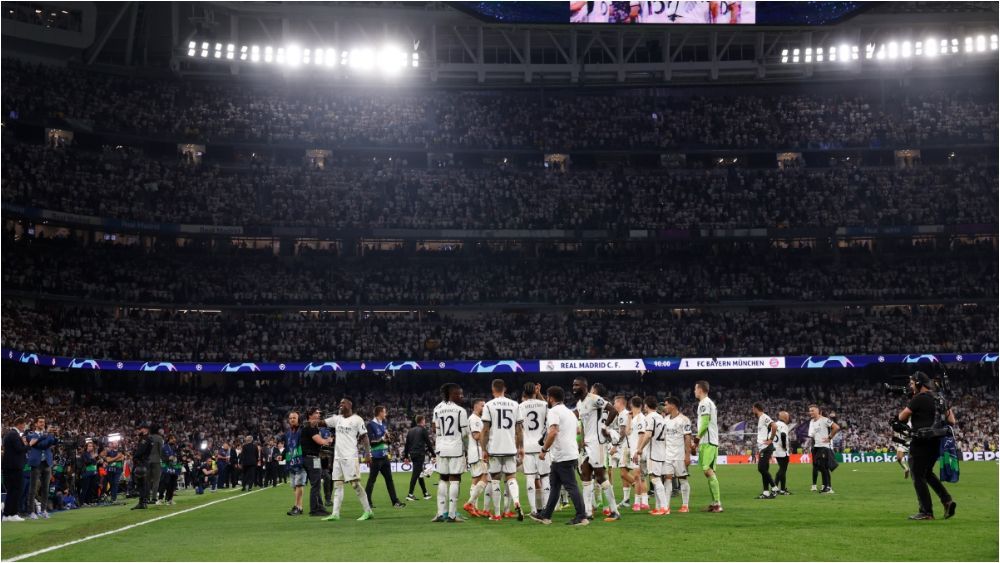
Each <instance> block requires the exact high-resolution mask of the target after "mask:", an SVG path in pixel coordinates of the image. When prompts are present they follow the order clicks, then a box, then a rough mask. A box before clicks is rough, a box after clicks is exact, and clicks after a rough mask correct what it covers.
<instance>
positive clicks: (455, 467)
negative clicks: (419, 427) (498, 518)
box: [432, 383, 469, 522]
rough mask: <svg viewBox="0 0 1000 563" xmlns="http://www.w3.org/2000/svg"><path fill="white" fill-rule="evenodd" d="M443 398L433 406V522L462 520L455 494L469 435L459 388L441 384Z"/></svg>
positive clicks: (460, 476)
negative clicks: (435, 479) (435, 489)
mask: <svg viewBox="0 0 1000 563" xmlns="http://www.w3.org/2000/svg"><path fill="white" fill-rule="evenodd" d="M441 398H442V401H441V402H440V403H438V404H437V406H436V407H434V455H435V456H436V457H437V472H438V474H440V476H441V477H440V480H439V481H438V495H437V516H435V517H434V520H432V522H461V521H462V520H461V518H459V516H458V493H459V488H460V487H461V483H462V473H465V466H466V457H465V438H466V437H467V436H468V435H469V415H468V413H466V412H465V409H464V408H463V407H461V406H460V405H459V403H461V402H462V388H461V387H459V386H458V384H456V383H445V384H444V385H442V386H441Z"/></svg>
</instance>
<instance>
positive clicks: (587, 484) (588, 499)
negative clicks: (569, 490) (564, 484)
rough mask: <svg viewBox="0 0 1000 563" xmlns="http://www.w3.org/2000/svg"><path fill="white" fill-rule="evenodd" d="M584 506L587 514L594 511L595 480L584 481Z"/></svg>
mask: <svg viewBox="0 0 1000 563" xmlns="http://www.w3.org/2000/svg"><path fill="white" fill-rule="evenodd" d="M583 506H584V512H586V513H587V514H593V513H594V482H593V481H584V482H583Z"/></svg>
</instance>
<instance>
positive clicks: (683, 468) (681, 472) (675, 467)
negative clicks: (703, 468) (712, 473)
mask: <svg viewBox="0 0 1000 563" xmlns="http://www.w3.org/2000/svg"><path fill="white" fill-rule="evenodd" d="M663 470H664V471H666V473H662V475H673V476H674V477H687V474H688V468H687V465H684V460H683V459H668V460H667V461H664V462H663Z"/></svg>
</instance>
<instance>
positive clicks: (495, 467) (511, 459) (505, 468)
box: [489, 455, 517, 475]
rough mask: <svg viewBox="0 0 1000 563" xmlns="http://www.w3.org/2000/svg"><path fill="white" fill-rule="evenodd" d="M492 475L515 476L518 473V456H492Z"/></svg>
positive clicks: (490, 462)
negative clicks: (505, 474)
mask: <svg viewBox="0 0 1000 563" xmlns="http://www.w3.org/2000/svg"><path fill="white" fill-rule="evenodd" d="M489 464H490V475H494V474H497V473H507V474H511V475H513V474H514V473H517V456H513V455H500V456H493V455H491V456H490V461H489Z"/></svg>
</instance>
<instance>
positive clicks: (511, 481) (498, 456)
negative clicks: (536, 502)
mask: <svg viewBox="0 0 1000 563" xmlns="http://www.w3.org/2000/svg"><path fill="white" fill-rule="evenodd" d="M491 387H492V389H493V399H492V400H491V401H489V402H487V403H486V405H485V406H484V407H483V431H482V434H481V435H480V437H479V445H480V446H482V448H483V460H484V461H486V462H487V463H488V464H489V472H490V479H491V482H492V484H493V516H491V517H490V520H492V521H494V522H499V521H500V520H501V519H502V516H507V517H508V518H511V517H513V516H514V514H509V513H508V514H503V515H501V514H502V512H503V507H502V506H501V503H500V502H499V499H500V498H501V496H502V495H501V491H500V485H501V483H503V482H505V483H506V486H507V492H508V493H509V494H510V498H511V499H513V501H514V510H515V511H517V519H518V520H524V512H523V511H522V510H521V494H520V490H519V488H518V485H517V462H518V458H519V457H520V456H521V455H523V454H524V447H523V443H522V438H523V436H522V428H521V427H520V426H518V425H517V413H518V404H517V401H515V400H513V399H510V398H508V397H507V396H506V392H507V385H506V384H505V383H504V381H503V380H502V379H494V380H493V383H492V385H491ZM501 478H502V479H503V480H502V481H501Z"/></svg>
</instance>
